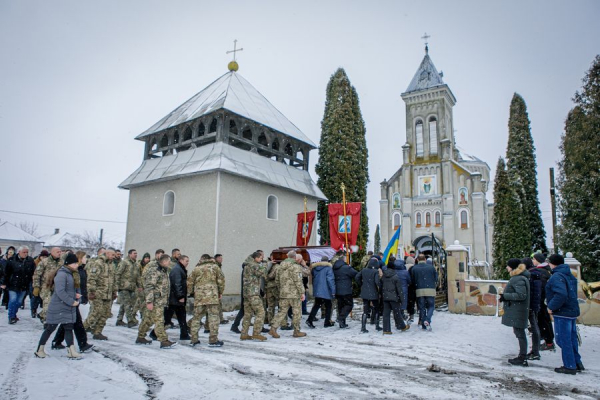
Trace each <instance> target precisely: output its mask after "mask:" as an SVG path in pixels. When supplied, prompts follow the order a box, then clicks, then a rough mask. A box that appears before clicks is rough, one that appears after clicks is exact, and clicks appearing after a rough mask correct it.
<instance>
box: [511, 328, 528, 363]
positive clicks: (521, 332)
mask: <svg viewBox="0 0 600 400" xmlns="http://www.w3.org/2000/svg"><path fill="white" fill-rule="evenodd" d="M513 332H514V333H515V336H516V337H517V340H518V341H519V355H520V356H523V357H525V356H526V355H527V334H526V333H525V329H521V328H515V327H513Z"/></svg>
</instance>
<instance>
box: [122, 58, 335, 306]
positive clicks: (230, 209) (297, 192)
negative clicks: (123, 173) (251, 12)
mask: <svg viewBox="0 0 600 400" xmlns="http://www.w3.org/2000/svg"><path fill="white" fill-rule="evenodd" d="M237 70H238V65H237V63H236V62H235V61H233V62H231V63H230V64H229V72H227V73H226V74H224V75H223V76H221V77H220V78H218V79H217V80H216V81H214V82H213V83H211V84H210V85H208V86H207V87H206V88H205V89H204V90H202V91H200V92H199V93H198V94H196V95H194V96H193V97H192V98H190V99H189V100H187V101H186V102H185V103H183V104H182V105H180V106H179V107H177V108H176V109H175V110H174V111H172V112H171V113H169V114H168V115H167V116H165V117H164V118H162V119H161V120H160V121H158V122H157V123H156V124H154V125H153V126H152V127H151V128H149V129H148V130H146V131H145V132H143V133H141V134H140V135H138V136H137V137H136V139H137V140H141V141H143V142H144V143H145V146H144V154H143V161H142V164H141V165H140V167H139V168H138V169H137V170H136V171H134V172H133V173H132V174H131V175H130V176H129V177H128V178H127V179H126V180H125V181H123V182H122V183H121V184H120V185H119V187H120V188H122V189H127V190H129V210H128V216H127V234H126V248H127V249H130V248H135V249H137V250H138V253H140V255H141V254H143V253H144V252H146V251H147V252H149V253H150V254H151V255H152V257H154V251H155V250H156V249H158V248H162V249H164V250H165V251H166V252H168V254H170V251H171V249H172V248H179V249H181V252H182V254H185V255H188V256H189V257H190V267H189V270H191V268H193V266H194V265H196V263H197V262H198V260H199V259H200V256H201V255H202V254H203V253H208V254H210V255H214V254H217V253H220V254H223V257H224V262H223V272H224V273H225V278H226V287H225V295H226V296H224V297H223V298H224V302H238V301H239V294H240V285H241V282H240V273H241V271H242V269H241V265H242V262H243V261H244V260H245V259H246V257H247V256H248V255H249V254H251V253H252V252H253V251H255V250H257V249H261V250H264V251H265V254H266V255H267V256H268V255H269V253H270V252H271V250H273V249H276V248H277V247H280V246H289V245H291V244H293V243H295V234H296V230H295V228H296V214H297V213H299V212H302V210H303V209H304V199H305V198H306V200H307V207H308V209H309V210H315V209H316V207H317V200H325V196H324V195H323V193H322V192H321V191H320V190H319V188H318V187H317V185H316V184H315V183H314V181H313V180H312V178H311V176H310V174H309V172H308V162H309V153H310V151H311V150H313V149H315V148H316V146H315V144H314V143H313V142H312V141H311V140H310V139H309V138H308V137H307V136H306V135H304V134H303V133H302V132H301V131H300V129H298V128H297V127H296V126H295V125H294V124H293V123H292V122H290V121H289V120H288V119H287V118H286V117H285V116H284V115H283V114H282V113H281V112H279V111H278V110H277V109H276V108H275V107H274V106H273V105H272V104H271V103H270V102H269V101H268V100H267V99H266V98H265V97H264V96H263V95H262V94H260V93H259V92H258V91H257V90H256V89H255V88H254V87H253V86H252V85H251V84H250V83H249V82H248V81H247V80H245V79H244V78H243V77H242V76H241V75H240V74H239V72H237ZM315 238H316V234H313V235H312V239H311V240H310V242H309V245H314V244H315V240H316V239H315Z"/></svg>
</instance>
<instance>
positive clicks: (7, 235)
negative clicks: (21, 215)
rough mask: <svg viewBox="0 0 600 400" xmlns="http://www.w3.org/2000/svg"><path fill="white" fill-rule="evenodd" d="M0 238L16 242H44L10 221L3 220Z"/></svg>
mask: <svg viewBox="0 0 600 400" xmlns="http://www.w3.org/2000/svg"><path fill="white" fill-rule="evenodd" d="M0 239H4V240H14V241H16V242H36V243H42V240H40V239H38V238H36V237H35V236H33V235H30V234H29V233H27V232H25V231H24V230H23V229H21V228H19V227H17V226H15V225H13V224H11V223H10V222H2V223H1V224H0Z"/></svg>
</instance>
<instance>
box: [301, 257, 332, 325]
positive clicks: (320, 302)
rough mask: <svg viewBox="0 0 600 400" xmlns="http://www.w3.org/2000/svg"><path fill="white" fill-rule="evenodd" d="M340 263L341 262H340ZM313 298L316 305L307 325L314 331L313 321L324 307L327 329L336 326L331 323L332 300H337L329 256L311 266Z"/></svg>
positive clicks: (311, 311)
mask: <svg viewBox="0 0 600 400" xmlns="http://www.w3.org/2000/svg"><path fill="white" fill-rule="evenodd" d="M338 261H339V260H338ZM311 273H312V283H313V296H314V297H315V303H314V304H313V307H312V309H311V310H310V315H309V316H308V319H307V320H306V325H308V326H309V327H311V328H313V329H314V327H315V326H314V324H313V320H314V318H315V316H316V315H317V312H318V311H319V308H321V306H323V307H324V308H325V324H324V327H325V328H329V327H331V326H333V325H334V324H332V323H331V300H332V299H333V298H335V293H336V287H335V277H334V275H333V269H332V266H331V264H330V263H329V262H328V258H327V256H323V258H322V259H321V262H317V263H314V264H312V265H311Z"/></svg>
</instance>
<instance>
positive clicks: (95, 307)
mask: <svg viewBox="0 0 600 400" xmlns="http://www.w3.org/2000/svg"><path fill="white" fill-rule="evenodd" d="M112 303H113V301H112V300H105V299H95V300H90V313H89V314H88V317H87V319H86V320H85V324H84V325H85V326H86V327H89V328H90V329H91V330H92V333H93V334H94V335H97V334H99V333H102V330H103V329H104V326H106V320H107V319H108V318H110V312H111V306H112Z"/></svg>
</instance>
